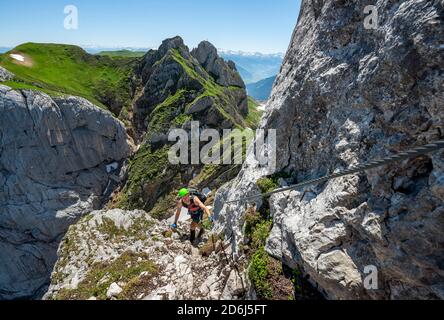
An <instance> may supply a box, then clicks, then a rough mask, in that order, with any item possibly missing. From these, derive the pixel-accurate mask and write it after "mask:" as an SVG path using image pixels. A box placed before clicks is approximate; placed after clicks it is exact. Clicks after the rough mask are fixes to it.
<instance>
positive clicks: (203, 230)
mask: <svg viewBox="0 0 444 320" xmlns="http://www.w3.org/2000/svg"><path fill="white" fill-rule="evenodd" d="M204 234H205V229H204V228H201V229H200V231H199V234H198V235H197V237H198V238H202V236H203V235H204Z"/></svg>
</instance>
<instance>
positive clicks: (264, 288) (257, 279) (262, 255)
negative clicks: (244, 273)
mask: <svg viewBox="0 0 444 320" xmlns="http://www.w3.org/2000/svg"><path fill="white" fill-rule="evenodd" d="M268 260H269V256H268V254H267V252H266V251H265V249H264V247H261V248H259V249H258V250H257V251H256V252H255V253H254V254H253V256H252V258H251V264H250V267H249V269H248V277H249V278H250V280H251V282H252V284H253V285H254V288H255V289H256V293H257V295H258V298H259V299H271V298H272V296H273V292H272V290H271V288H270V285H269V284H268V281H267V276H268V269H267V266H268Z"/></svg>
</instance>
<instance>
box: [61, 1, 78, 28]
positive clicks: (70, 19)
mask: <svg viewBox="0 0 444 320" xmlns="http://www.w3.org/2000/svg"><path fill="white" fill-rule="evenodd" d="M63 13H64V14H65V15H66V16H65V19H64V20H63V27H64V28H65V29H66V30H77V29H79V10H78V9H77V7H76V6H74V5H72V4H70V5H67V6H65V8H64V9H63Z"/></svg>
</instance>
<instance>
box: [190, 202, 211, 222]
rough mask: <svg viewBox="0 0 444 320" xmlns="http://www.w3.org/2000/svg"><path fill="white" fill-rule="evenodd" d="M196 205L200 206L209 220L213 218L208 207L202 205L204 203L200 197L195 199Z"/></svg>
mask: <svg viewBox="0 0 444 320" xmlns="http://www.w3.org/2000/svg"><path fill="white" fill-rule="evenodd" d="M194 203H195V204H196V205H198V206H199V207H200V208H201V209H202V210H203V211H205V213H206V214H207V216H208V218H210V217H211V212H210V209H208V208H207V206H206V205H204V204H203V203H202V201H200V199H199V198H198V197H194Z"/></svg>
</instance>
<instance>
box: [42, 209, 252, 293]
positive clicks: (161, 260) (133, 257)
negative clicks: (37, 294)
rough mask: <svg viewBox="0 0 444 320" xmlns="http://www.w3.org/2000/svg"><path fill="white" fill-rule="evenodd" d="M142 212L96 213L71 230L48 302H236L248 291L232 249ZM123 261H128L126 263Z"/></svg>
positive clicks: (111, 211) (56, 267)
mask: <svg viewBox="0 0 444 320" xmlns="http://www.w3.org/2000/svg"><path fill="white" fill-rule="evenodd" d="M188 227H189V221H186V219H184V220H183V221H182V222H180V223H179V228H178V231H177V232H175V233H172V231H171V229H170V228H169V224H168V222H167V221H158V220H155V219H153V218H151V217H150V215H149V214H148V213H146V212H144V211H141V210H135V211H123V210H119V209H115V210H110V211H105V210H103V211H95V212H92V213H91V214H90V215H88V216H86V217H85V218H84V219H82V220H81V221H80V222H79V223H77V224H76V225H73V226H71V227H70V229H69V231H68V233H67V235H66V237H65V239H64V240H63V242H62V245H61V247H60V250H59V256H60V257H61V258H60V259H59V261H58V262H57V265H56V266H55V268H54V272H53V274H52V282H51V286H50V288H49V291H48V293H47V294H46V296H45V298H46V299H80V300H84V299H91V300H97V299H131V300H177V299H185V300H191V299H192V300H199V299H212V300H217V299H238V298H242V297H243V296H244V295H245V294H246V292H247V289H248V284H247V281H246V279H245V276H244V273H243V272H242V271H239V270H238V269H237V268H234V267H233V265H232V264H231V263H232V260H231V248H230V247H229V246H226V245H224V244H223V242H222V241H221V240H218V239H217V238H214V239H215V240H214V242H213V241H211V242H209V236H204V237H203V239H201V241H200V244H199V245H198V246H199V247H200V249H198V248H197V247H193V246H191V244H190V242H189V241H187V239H186V234H187V233H188ZM122 262H125V263H122Z"/></svg>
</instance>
